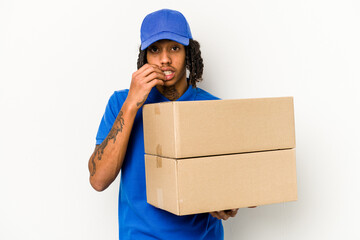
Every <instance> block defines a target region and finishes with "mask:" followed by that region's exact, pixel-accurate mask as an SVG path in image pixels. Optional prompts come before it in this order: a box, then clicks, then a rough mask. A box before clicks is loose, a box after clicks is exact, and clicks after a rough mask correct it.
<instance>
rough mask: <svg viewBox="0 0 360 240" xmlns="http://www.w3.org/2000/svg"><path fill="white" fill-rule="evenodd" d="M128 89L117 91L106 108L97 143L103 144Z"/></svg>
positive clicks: (97, 135)
mask: <svg viewBox="0 0 360 240" xmlns="http://www.w3.org/2000/svg"><path fill="white" fill-rule="evenodd" d="M127 92H128V91H127V90H122V91H115V92H114V93H113V94H112V95H111V97H110V99H109V101H108V104H107V106H106V108H105V113H104V115H103V117H102V119H101V122H100V126H99V129H98V132H97V134H96V145H99V144H101V143H102V142H103V141H104V139H105V138H106V137H107V135H108V134H109V132H110V130H111V128H112V126H113V124H114V122H115V119H116V117H117V116H118V114H119V112H120V110H121V107H122V105H123V103H124V101H125V99H126V96H127Z"/></svg>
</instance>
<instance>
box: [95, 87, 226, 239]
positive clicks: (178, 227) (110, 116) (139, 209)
mask: <svg viewBox="0 0 360 240" xmlns="http://www.w3.org/2000/svg"><path fill="white" fill-rule="evenodd" d="M128 92H129V90H128V89H126V90H121V91H115V92H114V94H113V95H112V96H111V97H110V100H109V102H108V104H107V106H106V109H105V113H104V116H103V118H102V120H101V123H100V127H99V130H98V133H97V136H96V144H101V143H102V141H103V140H104V139H105V138H106V136H107V135H108V133H109V131H110V129H111V127H112V125H113V123H114V121H115V119H116V117H117V115H118V113H119V112H120V109H121V107H122V105H123V103H124V101H125V99H126V97H127V95H128ZM217 99H219V98H217V97H215V96H213V95H211V94H210V93H208V92H206V91H204V90H202V89H200V88H193V87H192V86H191V85H190V86H189V87H188V89H187V90H186V92H185V93H184V94H183V95H182V96H181V97H180V98H179V99H178V100H177V101H196V100H217ZM168 101H169V100H168V99H167V98H165V97H164V96H163V95H162V94H161V93H160V92H159V91H158V90H157V89H156V88H155V87H154V88H153V89H152V90H151V92H150V93H149V96H148V98H147V100H146V101H145V104H148V103H157V102H168ZM125 125H126V123H125ZM119 134H121V133H119ZM144 162H145V160H144V135H143V119H142V108H141V109H139V111H138V112H137V114H136V117H135V120H134V125H133V128H132V132H131V135H130V139H129V144H128V148H127V151H126V156H125V159H124V162H123V165H122V168H121V179H120V190H119V208H118V211H119V213H118V214H119V239H120V240H130V239H131V240H150V239H152V240H153V239H163V240H192V239H194V240H221V239H224V231H223V226H222V222H221V220H218V219H216V218H214V217H212V216H211V215H210V214H208V213H204V214H195V215H187V216H176V215H174V214H172V213H169V212H167V211H164V210H161V209H158V208H156V207H153V206H152V205H150V204H148V203H147V201H146V183H145V163H144Z"/></svg>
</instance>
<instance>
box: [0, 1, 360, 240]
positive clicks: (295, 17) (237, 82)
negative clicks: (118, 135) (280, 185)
mask: <svg viewBox="0 0 360 240" xmlns="http://www.w3.org/2000/svg"><path fill="white" fill-rule="evenodd" d="M161 8H172V9H177V10H180V11H181V12H183V13H184V15H185V16H186V18H187V19H188V21H189V23H190V26H191V29H192V33H193V37H194V39H196V40H198V41H199V42H200V43H201V47H202V48H201V49H202V55H203V58H204V63H205V74H204V81H203V83H202V84H200V87H202V88H204V89H206V90H208V91H209V92H211V93H213V94H214V95H217V96H219V97H221V98H223V99H230V98H252V97H276V96H294V103H295V121H296V122H295V124H296V141H297V173H298V195H299V200H298V201H296V202H291V203H284V204H274V205H268V206H261V207H258V208H256V209H240V210H239V213H238V215H237V217H236V218H234V219H231V220H228V221H226V222H224V226H225V239H227V240H235V239H244V240H255V239H256V240H257V239H267V240H279V239H281V240H285V239H286V240H287V239H291V240H303V239H334V240H335V239H360V231H359V228H358V227H359V225H360V219H359V218H360V217H359V215H360V207H359V202H360V197H359V195H360V187H359V185H360V175H359V170H360V163H359V162H360V154H359V145H360V144H359V143H360V141H359V135H360V129H359V122H360V117H359V114H358V113H359V109H360V97H359V90H360V88H359V87H360V84H359V80H360V72H359V67H360V47H359V46H360V45H359V43H360V33H359V25H360V14H359V12H360V4H359V1H358V0H342V1H340V0H337V1H334V0H305V1H294V0H291V1H289V0H275V1H266V0H247V1H226V0H224V1H214V2H209V1H205V0H202V1H194V0H192V1H188V0H186V1H176V2H175V1H165V0H163V1H161V0H154V1H134V2H133V3H130V2H124V1H94V0H87V1H85V0H63V1H47V0H43V1H41V0H33V1H25V0H23V1H20V0H0V81H1V84H0V110H1V111H0V114H1V118H0V121H1V124H0V134H1V138H0V148H1V151H0V152H1V157H0V159H1V170H0V171H1V173H0V184H1V193H0V194H1V198H0V203H1V204H0V239H4V240H8V239H36V240H40V239H41V240H42V239H52V240H55V239H61V240H63V239H117V235H118V226H117V196H118V185H119V178H118V179H117V180H116V181H115V182H114V183H113V184H112V185H111V186H110V187H109V188H108V189H107V190H106V191H104V192H102V193H98V192H96V191H95V190H93V189H92V188H91V187H90V184H89V183H88V177H89V174H88V170H87V162H88V159H89V157H90V154H91V153H92V151H93V149H94V145H95V135H96V132H97V128H98V125H99V123H100V118H101V116H102V114H103V112H104V109H105V105H106V103H107V101H108V98H109V97H110V95H111V94H112V93H113V91H114V90H118V89H124V88H128V87H129V84H130V78H131V74H132V72H134V71H135V70H136V60H137V54H138V47H139V44H140V39H139V29H140V25H141V21H142V19H143V18H144V17H145V15H146V14H147V13H149V12H152V11H155V10H158V9H161Z"/></svg>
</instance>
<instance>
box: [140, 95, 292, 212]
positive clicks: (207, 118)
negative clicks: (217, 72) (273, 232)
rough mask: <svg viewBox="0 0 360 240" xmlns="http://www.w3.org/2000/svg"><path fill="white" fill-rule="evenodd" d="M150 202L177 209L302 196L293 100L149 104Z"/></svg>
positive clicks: (145, 114)
mask: <svg viewBox="0 0 360 240" xmlns="http://www.w3.org/2000/svg"><path fill="white" fill-rule="evenodd" d="M143 119H144V141H145V153H146V154H145V170H146V191H147V201H148V203H150V204H152V205H154V206H156V207H158V208H161V209H164V210H167V211H169V212H172V213H174V214H177V215H187V214H195V213H203V212H212V211H220V210H226V209H233V208H241V207H248V206H259V205H264V204H271V203H279V202H286V201H294V200H296V199H297V186H296V164H295V149H294V148H295V126H294V109H293V98H292V97H282V98H258V99H238V100H216V101H193V102H167V103H156V104H148V105H145V106H144V108H143Z"/></svg>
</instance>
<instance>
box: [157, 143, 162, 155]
mask: <svg viewBox="0 0 360 240" xmlns="http://www.w3.org/2000/svg"><path fill="white" fill-rule="evenodd" d="M156 155H158V156H162V147H161V145H160V144H158V145H157V146H156Z"/></svg>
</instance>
